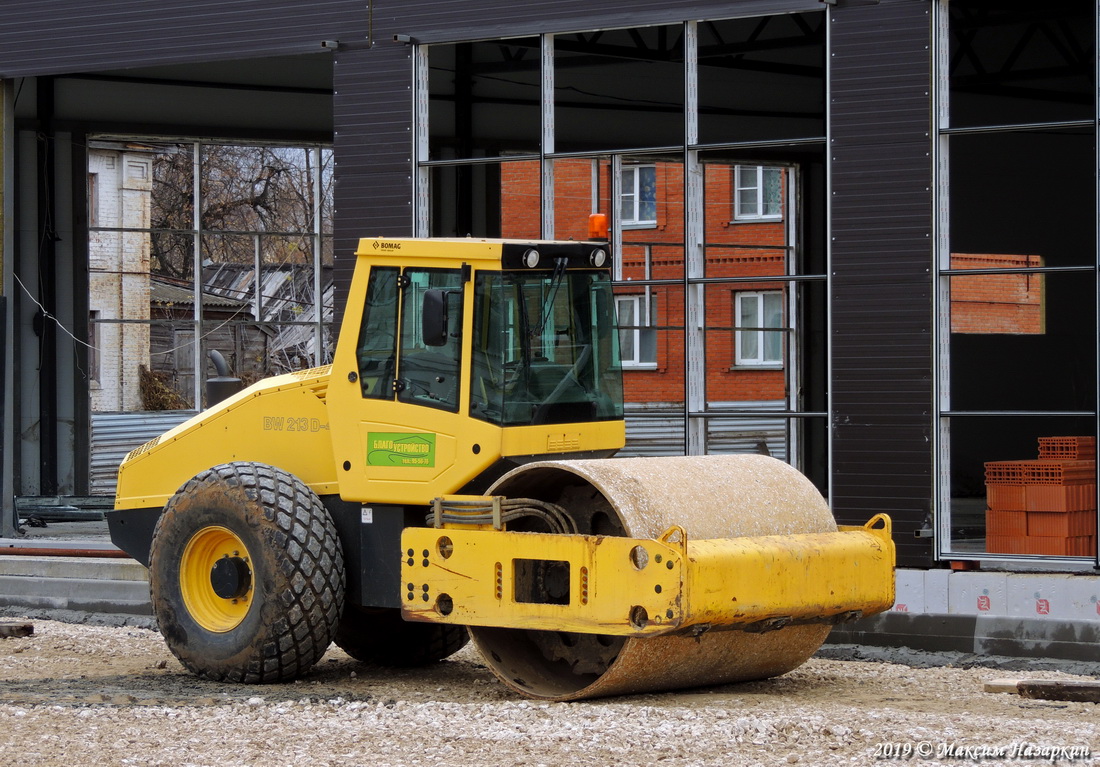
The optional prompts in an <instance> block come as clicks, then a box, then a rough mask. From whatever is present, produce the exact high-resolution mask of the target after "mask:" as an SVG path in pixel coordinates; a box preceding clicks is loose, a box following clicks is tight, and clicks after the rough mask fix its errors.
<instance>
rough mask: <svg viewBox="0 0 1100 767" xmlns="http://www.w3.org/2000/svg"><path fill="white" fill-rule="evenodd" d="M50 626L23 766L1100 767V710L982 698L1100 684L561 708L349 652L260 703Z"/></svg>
mask: <svg viewBox="0 0 1100 767" xmlns="http://www.w3.org/2000/svg"><path fill="white" fill-rule="evenodd" d="M32 622H33V623H34V629H35V633H34V635H33V636H31V637H27V638H22V639H0V745H2V747H3V748H2V750H0V753H2V754H3V757H4V762H5V763H6V764H20V765H43V766H49V765H65V766H66V767H68V766H69V765H82V764H89V763H96V764H99V765H128V764H133V765H172V766H173V767H176V766H182V765H217V766H218V767H230V766H232V765H334V766H335V765H372V766H374V765H414V764H415V765H430V764H446V765H516V764H525V765H575V764H577V763H579V762H581V761H582V760H583V761H587V762H588V763H590V764H592V765H612V764H613V765H620V764H625V765H631V767H634V766H636V765H651V764H652V765H669V766H671V765H723V767H735V766H736V765H775V764H779V765H783V764H799V765H837V764H854V765H863V764H872V763H876V762H880V761H898V760H900V761H908V762H917V763H926V764H946V763H952V764H967V763H981V764H985V765H988V764H1013V765H1021V764H1031V763H1043V764H1050V763H1054V764H1089V763H1092V760H1093V756H1092V754H1096V755H1097V761H1100V716H1098V714H1100V711H1098V709H1097V706H1096V705H1095V704H1089V703H1065V702H1053V701H1036V700H1025V699H1022V698H1020V697H1018V696H1016V695H1010V694H1003V693H1002V694H994V693H986V692H983V690H982V686H983V682H985V681H987V680H990V679H995V678H1004V677H1013V676H1015V677H1025V676H1027V677H1033V678H1046V679H1082V678H1095V676H1082V675H1080V674H1070V673H1066V672H1065V671H1061V670H1051V669H1046V668H1045V669H1040V670H1028V671H1027V672H1026V673H1025V672H1022V671H1016V672H1010V671H1006V670H1005V669H1004V668H992V667H986V666H982V665H977V666H976V665H974V664H975V662H976V661H977V660H978V659H975V658H958V657H956V658H954V659H952V658H945V657H939V658H937V657H933V656H927V655H922V654H918V653H901V654H900V655H898V654H897V653H895V654H894V655H895V656H897V657H900V658H901V659H903V660H906V661H909V662H910V663H912V665H905V664H901V663H889V662H882V661H881V660H840V659H837V657H840V656H845V655H847V656H849V657H853V656H858V654H859V651H857V650H854V649H848V650H845V649H844V648H837V647H828V646H827V647H826V648H825V650H823V654H825V655H829V656H831V657H815V658H813V659H811V660H810V661H809V662H808V663H806V664H805V665H804V666H802V667H801V668H799V669H796V670H795V671H793V672H791V673H789V674H786V675H785V676H783V677H780V678H777V679H772V680H767V681H763V682H754V683H749V684H739V685H727V686H723V687H713V688H708V689H703V690H692V691H687V692H679V693H663V694H652V695H635V696H630V697H621V698H610V699H605V700H597V701H587V702H582V703H550V704H548V703H539V702H534V701H528V700H524V699H521V698H517V697H516V696H515V695H513V694H512V693H510V692H509V691H508V690H506V689H505V688H504V687H503V686H501V685H500V684H499V683H497V681H496V680H495V678H494V677H493V676H492V674H491V673H490V672H489V671H488V669H486V668H485V666H484V665H483V664H482V663H481V661H480V659H479V658H478V656H477V654H476V653H475V651H474V650H473V649H472V648H470V647H467V648H466V649H465V650H463V651H462V652H460V653H459V654H458V655H456V656H455V657H454V658H452V659H450V660H448V661H445V662H443V663H439V664H437V665H435V666H432V667H430V668H426V669H418V670H412V671H407V670H401V671H395V670H389V669H378V668H372V667H368V666H364V665H362V664H359V663H357V662H355V661H353V660H352V659H350V658H349V657H348V656H347V655H345V654H344V653H342V652H341V651H339V650H337V649H335V648H333V649H332V650H330V651H329V653H328V654H327V655H326V656H325V657H324V659H323V660H322V661H321V663H320V664H318V666H317V667H316V669H315V670H314V671H313V672H312V673H311V674H310V675H309V676H308V677H306V678H305V679H303V680H300V681H298V682H296V683H294V684H285V685H270V686H263V687H245V686H238V685H227V684H216V683H210V682H204V681H202V680H198V679H196V678H194V677H192V676H191V675H189V674H188V673H187V672H185V671H184V670H183V668H182V667H181V666H180V665H179V663H177V662H176V660H175V659H174V658H173V657H172V655H171V653H170V652H169V651H168V649H167V648H166V647H165V645H164V643H163V642H162V641H161V638H160V635H159V634H157V633H155V632H153V631H150V630H148V629H144V628H136V627H111V626H91V625H75V624H70V623H61V622H56V621H50V620H40V619H35V620H33V621H32ZM936 663H939V664H941V665H935V664H936ZM984 663H985V664H987V665H989V664H990V661H988V660H986V661H984ZM943 664H946V665H943ZM915 666H924V667H915ZM1073 670H1075V671H1078V672H1080V671H1082V670H1088V671H1089V672H1090V673H1094V672H1095V670H1096V669H1091V668H1090V669H1085V668H1082V667H1080V666H1077V667H1074V668H1073ZM1013 749H1015V750H1013ZM1029 749H1030V750H1029ZM1071 749H1078V751H1077V752H1074V751H1071ZM998 750H999V751H1000V753H999V754H998V753H997V752H998Z"/></svg>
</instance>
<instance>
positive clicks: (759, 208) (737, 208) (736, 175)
mask: <svg viewBox="0 0 1100 767" xmlns="http://www.w3.org/2000/svg"><path fill="white" fill-rule="evenodd" d="M745 170H752V171H754V172H755V173H756V180H755V182H754V183H749V182H748V181H745V180H743V178H742V177H743V176H744V175H747V174H745V173H744V171H745ZM769 173H775V174H778V175H779V183H780V194H779V211H778V212H776V213H765V212H764V190H765V189H766V188H767V184H765V183H764V176H765V174H769ZM783 182H784V169H783V168H780V167H778V166H775V165H736V166H734V172H733V218H734V220H735V221H782V220H783V191H782V184H783ZM742 192H751V193H752V194H753V196H754V197H755V205H756V212H755V213H754V212H748V211H745V210H744V209H743V208H742V205H741V193H742Z"/></svg>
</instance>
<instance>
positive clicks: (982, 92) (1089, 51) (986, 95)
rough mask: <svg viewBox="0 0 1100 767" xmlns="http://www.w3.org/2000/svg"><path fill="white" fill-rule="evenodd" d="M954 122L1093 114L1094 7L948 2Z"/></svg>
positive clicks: (1071, 117) (1008, 121) (992, 122)
mask: <svg viewBox="0 0 1100 767" xmlns="http://www.w3.org/2000/svg"><path fill="white" fill-rule="evenodd" d="M948 9H949V14H950V50H949V61H950V69H949V83H950V97H949V102H950V105H951V125H952V126H953V127H963V126H978V125H1005V124H1014V123H1015V124H1021V123H1037V122H1054V121H1069V120H1092V119H1094V117H1095V107H1094V99H1095V91H1096V88H1095V84H1094V78H1095V51H1096V23H1095V13H1096V9H1095V6H1094V4H1093V3H1092V2H1083V1H1082V0H1076V1H1075V2H1059V3H1048V4H1046V5H1042V6H1036V5H1022V4H1017V3H1003V4H991V3H988V2H984V1H983V0H951V3H949V4H948Z"/></svg>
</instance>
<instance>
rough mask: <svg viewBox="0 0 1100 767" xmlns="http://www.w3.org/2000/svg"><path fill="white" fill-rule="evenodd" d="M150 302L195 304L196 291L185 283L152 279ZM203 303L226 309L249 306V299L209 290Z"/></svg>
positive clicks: (205, 293) (155, 304)
mask: <svg viewBox="0 0 1100 767" xmlns="http://www.w3.org/2000/svg"><path fill="white" fill-rule="evenodd" d="M149 302H150V303H151V304H152V305H153V306H193V305H194V303H195V293H194V291H193V290H191V289H190V288H188V287H184V286H183V285H176V284H174V283H171V282H164V281H163V280H158V279H152V280H150V281H149ZM202 303H203V306H220V307H224V308H226V309H239V308H242V307H247V306H248V302H247V301H235V300H233V299H232V298H226V297H225V296H220V295H218V294H217V293H212V292H209V291H206V292H204V293H203V297H202Z"/></svg>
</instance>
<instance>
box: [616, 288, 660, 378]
mask: <svg viewBox="0 0 1100 767" xmlns="http://www.w3.org/2000/svg"><path fill="white" fill-rule="evenodd" d="M647 296H648V298H649V301H648V302H647V301H646V297H647ZM620 303H629V304H631V306H632V308H631V312H632V314H633V316H634V318H635V321H634V323H633V324H632V325H630V326H627V327H623V326H622V324H621V321H620V320H619V304H620ZM647 304H648V305H647ZM656 317H657V295H656V294H655V293H652V292H647V293H630V294H626V295H623V294H618V293H617V294H615V320H616V322H617V323H620V324H619V354H620V361H621V364H622V368H623V370H656V369H657V339H656V334H657V327H656V322H655V319H656ZM623 333H629V334H630V335H631V343H630V348H631V350H632V354H631V356H630V358H629V359H628V358H627V357H626V353H625V351H624V350H625V348H626V346H625V344H624V343H623V342H622V338H623ZM646 349H652V350H653V353H652V359H645V357H646V356H648V355H646V354H645V350H646Z"/></svg>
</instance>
